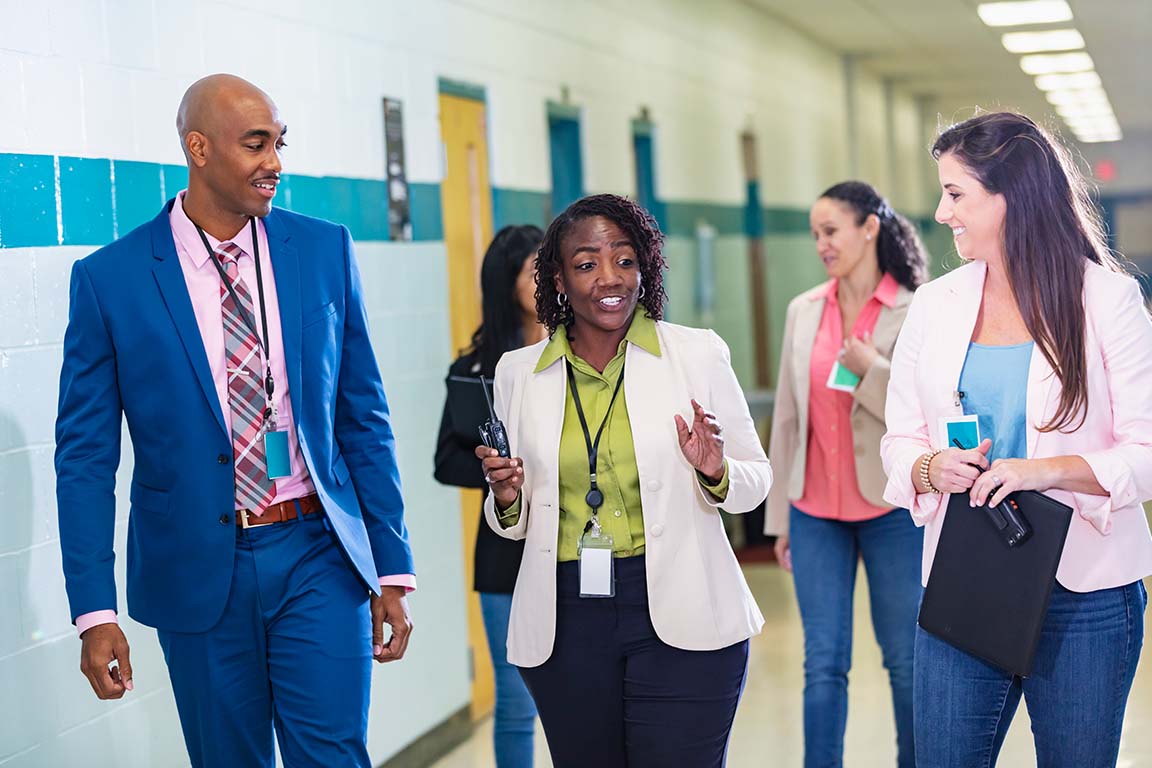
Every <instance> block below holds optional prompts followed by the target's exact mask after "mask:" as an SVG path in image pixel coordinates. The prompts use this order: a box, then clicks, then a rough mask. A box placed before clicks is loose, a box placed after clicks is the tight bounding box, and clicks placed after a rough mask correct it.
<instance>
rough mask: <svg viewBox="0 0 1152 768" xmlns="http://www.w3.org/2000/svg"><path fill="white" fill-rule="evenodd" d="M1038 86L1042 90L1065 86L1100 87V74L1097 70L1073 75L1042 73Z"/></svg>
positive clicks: (1038, 79)
mask: <svg viewBox="0 0 1152 768" xmlns="http://www.w3.org/2000/svg"><path fill="white" fill-rule="evenodd" d="M1036 87H1037V88H1039V89H1040V90H1042V91H1058V90H1061V89H1064V88H1099V87H1101V83H1100V75H1098V74H1096V73H1095V72H1077V73H1075V74H1071V75H1040V77H1038V78H1036Z"/></svg>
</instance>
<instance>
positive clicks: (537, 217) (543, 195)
mask: <svg viewBox="0 0 1152 768" xmlns="http://www.w3.org/2000/svg"><path fill="white" fill-rule="evenodd" d="M551 200H552V196H551V195H550V194H549V193H547V192H534V191H532V190H528V189H502V188H500V187H493V188H492V224H493V227H494V230H495V231H499V230H500V229H501V228H502V227H507V226H510V225H518V224H535V225H536V226H538V227H540V228H541V229H544V228H546V227H547V226H548V222H549V217H548V211H549V209H550V208H551V207H552V204H551Z"/></svg>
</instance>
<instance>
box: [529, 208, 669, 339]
mask: <svg viewBox="0 0 1152 768" xmlns="http://www.w3.org/2000/svg"><path fill="white" fill-rule="evenodd" d="M594 216H603V217H604V218H606V219H608V220H609V221H611V222H613V223H615V224H616V226H618V227H620V229H622V230H624V232H625V233H626V234H627V235H628V239H629V240H631V241H632V245H633V247H634V248H635V250H636V258H637V260H638V261H639V262H640V280H641V285H642V286H643V287H644V291H643V294H644V295H643V296H642V297H641V298H640V304H641V305H642V306H643V307H644V310H645V312H647V313H648V317H650V318H652V319H653V320H660V319H661V318H663V317H664V303H665V300H666V298H667V296H666V294H665V292H664V267H665V266H666V262H665V261H664V255H663V253H662V248H663V245H664V234H663V233H662V232H661V231H660V227H659V225H658V224H657V223H656V219H654V218H653V217H652V214H650V213H648V211H646V210H644V208H642V207H641V206H640V205H639V204H638V203H636V202H635V201H633V200H629V199H628V198H626V197H620V196H619V195H589V196H588V197H584V198H581V199H579V200H577V201H576V202H574V203H572V205H570V206H568V208H567V209H566V210H565V211H564V212H563V213H561V214H560V215H559V216H557V217H556V218H555V219H554V220H553V221H552V223H551V224H549V225H548V231H547V232H545V233H544V241H543V242H542V243H541V244H540V251H539V253H537V255H536V316H537V317H538V318H539V320H540V322H541V323H543V324H544V326H545V327H546V328H548V333H549V334H552V333H553V332H555V331H556V329H557V328H559V327H560V326H562V325H563V326H570V325H571V324H572V320H573V317H572V306H571V305H570V304H568V303H567V302H564V303H563V304H561V303H560V301H559V294H558V293H557V292H556V275H558V274H560V273H561V271H562V270H563V261H562V259H563V257H562V255H561V253H560V244H561V243H562V242H563V240H564V238H565V237H566V236H567V235H568V233H569V232H570V231H571V230H572V227H573V226H574V225H575V224H576V223H577V222H579V221H583V220H584V219H589V218H592V217H594Z"/></svg>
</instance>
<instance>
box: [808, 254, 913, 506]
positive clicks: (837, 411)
mask: <svg viewBox="0 0 1152 768" xmlns="http://www.w3.org/2000/svg"><path fill="white" fill-rule="evenodd" d="M838 285H839V281H837V280H830V281H829V282H828V290H827V294H826V295H825V297H824V313H823V314H822V315H821V316H820V328H819V330H818V331H817V332H816V343H815V344H814V345H813V347H812V358H811V364H810V365H809V387H808V456H807V461H806V462H805V465H804V495H803V496H801V497H800V498H799V499H798V500H796V501H795V502H793V503H794V504H795V505H796V508H797V509H799V510H800V511H801V512H804V513H805V514H808V515H812V516H813V517H820V518H825V519H828V520H843V521H845V522H861V521H864V520H872V519H874V518H877V517H880V516H881V515H885V514H887V513H889V512H891V511H892V507H877V506H875V505H874V504H870V503H868V501H867V500H866V499H865V498H864V497H863V496H862V495H861V494H860V484H859V483H858V482H857V480H856V453H855V448H854V446H853V444H852V402H853V398H852V393H851V392H841V391H839V390H836V389H829V388H828V387H827V386H826V384H827V381H828V376H829V374H830V373H831V372H832V366H833V364H835V362H836V359H837V355H838V354H839V352H840V349H841V347H843V346H844V329H843V326H842V320H841V317H840V303H839V301H838V300H837V298H836V288H837V286H838ZM899 289H900V285H899V283H897V282H896V280H895V278H893V277H892V276H891V275H888V274H886V275H884V277H883V278H881V280H880V283H879V285H877V286H876V290H875V291H874V292H873V293H872V297H871V298H869V299H868V301H867V302H866V303H865V304H864V307H863V308H862V309H861V310H860V314H859V315H858V316H857V317H856V322H855V324H853V326H852V335H853V336H856V337H857V338H862V337H863V336H864V334H866V333H869V334H870V333H872V331H873V330H874V329H875V328H876V320H877V319H878V318H879V317H880V309H881V307H891V306H892V304H893V303H894V302H895V300H896V293H897V292H898V291H899Z"/></svg>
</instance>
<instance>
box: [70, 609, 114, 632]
mask: <svg viewBox="0 0 1152 768" xmlns="http://www.w3.org/2000/svg"><path fill="white" fill-rule="evenodd" d="M118 623H119V622H117V621H116V611H92V612H91V613H82V614H80V615H79V616H77V617H76V634H78V635H82V634H84V633H85V632H87V631H88V630H90V629H92V627H95V626H96V625H98V624H118Z"/></svg>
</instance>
